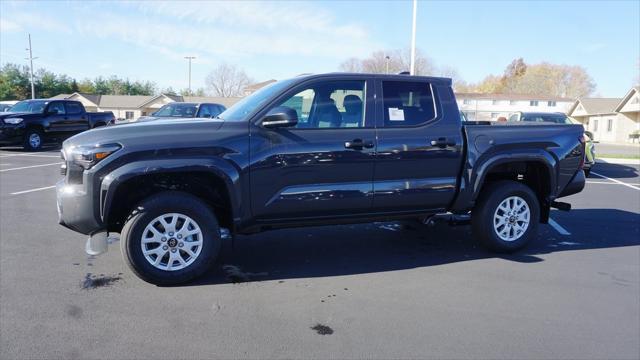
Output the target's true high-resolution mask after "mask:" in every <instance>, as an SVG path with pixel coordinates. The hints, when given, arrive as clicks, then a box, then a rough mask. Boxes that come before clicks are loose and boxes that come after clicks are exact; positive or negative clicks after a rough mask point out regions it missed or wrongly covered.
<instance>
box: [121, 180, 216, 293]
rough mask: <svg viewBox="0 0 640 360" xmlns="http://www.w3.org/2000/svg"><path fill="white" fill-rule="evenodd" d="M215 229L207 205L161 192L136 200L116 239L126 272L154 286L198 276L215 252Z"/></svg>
mask: <svg viewBox="0 0 640 360" xmlns="http://www.w3.org/2000/svg"><path fill="white" fill-rule="evenodd" d="M220 245H221V240H220V228H219V227H218V222H217V220H216V217H215V215H214V213H213V211H211V209H210V208H209V206H208V205H207V204H205V203H204V202H202V201H201V200H199V199H198V198H196V197H195V196H193V195H190V194H186V193H181V192H163V193H160V194H156V195H153V196H151V197H150V198H148V199H146V200H144V201H142V202H141V203H140V204H138V206H136V209H135V210H134V211H133V213H132V214H131V216H130V217H129V219H128V220H127V222H126V223H125V226H124V228H123V229H122V235H121V249H122V253H123V256H124V258H125V260H126V262H127V264H128V265H129V267H130V268H131V270H132V271H133V272H134V273H135V274H136V275H137V276H138V277H140V278H141V279H143V280H144V281H147V282H150V283H153V284H157V285H173V284H179V283H184V282H187V281H189V280H192V279H194V278H196V277H198V276H200V275H202V274H203V273H204V272H205V271H206V270H207V269H208V268H209V267H210V266H211V264H212V263H213V261H214V260H215V258H216V257H217V255H218V253H219V252H220Z"/></svg>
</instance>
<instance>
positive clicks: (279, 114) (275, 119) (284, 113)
mask: <svg viewBox="0 0 640 360" xmlns="http://www.w3.org/2000/svg"><path fill="white" fill-rule="evenodd" d="M297 124H298V113H297V112H296V111H295V110H293V109H292V108H290V107H288V106H276V107H274V108H273V109H271V110H269V112H268V113H267V115H265V116H264V118H262V126H264V127H266V128H268V129H273V128H281V127H292V126H296V125H297Z"/></svg>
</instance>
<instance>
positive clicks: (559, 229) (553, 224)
mask: <svg viewBox="0 0 640 360" xmlns="http://www.w3.org/2000/svg"><path fill="white" fill-rule="evenodd" d="M549 225H551V227H552V228H554V229H555V230H556V231H557V232H558V233H560V235H565V236H569V235H571V233H570V232H568V231H567V230H566V229H565V228H563V227H562V226H560V224H558V223H557V222H556V221H555V220H553V219H552V218H549Z"/></svg>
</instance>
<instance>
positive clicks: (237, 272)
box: [222, 265, 269, 284]
mask: <svg viewBox="0 0 640 360" xmlns="http://www.w3.org/2000/svg"><path fill="white" fill-rule="evenodd" d="M222 271H224V273H225V275H226V277H227V279H228V280H229V281H231V282H232V283H234V284H238V283H243V282H248V281H252V280H253V279H255V278H256V277H264V276H269V273H266V272H260V273H251V272H244V271H242V269H240V268H239V267H237V266H235V265H223V266H222Z"/></svg>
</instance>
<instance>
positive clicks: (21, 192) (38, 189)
mask: <svg viewBox="0 0 640 360" xmlns="http://www.w3.org/2000/svg"><path fill="white" fill-rule="evenodd" d="M54 187H56V186H55V185H52V186H45V187H41V188H37V189H29V190H23V191H16V192H12V193H11V195H20V194H27V193H30V192H34V191H42V190H49V189H53V188H54Z"/></svg>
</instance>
